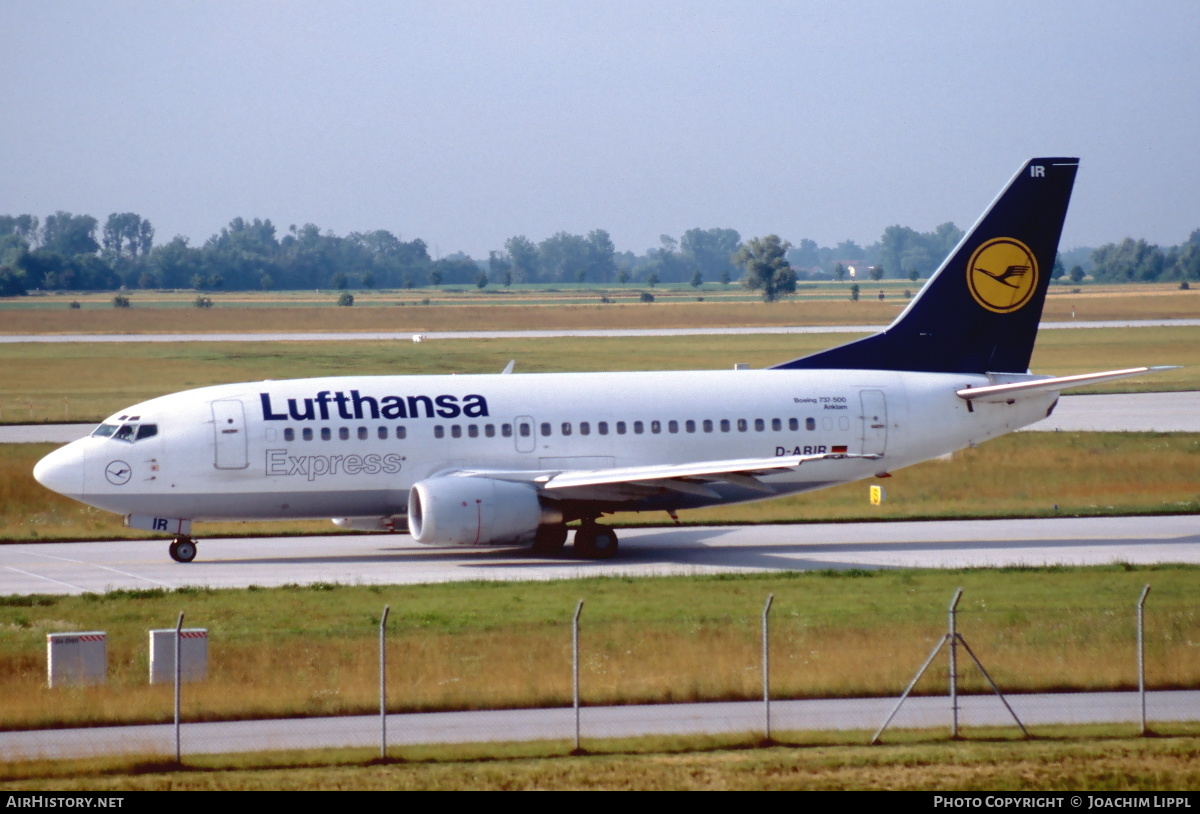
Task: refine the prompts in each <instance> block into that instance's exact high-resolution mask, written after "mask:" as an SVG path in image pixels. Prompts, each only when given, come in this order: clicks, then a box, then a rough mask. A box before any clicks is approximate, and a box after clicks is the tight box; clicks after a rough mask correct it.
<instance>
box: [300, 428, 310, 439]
mask: <svg viewBox="0 0 1200 814" xmlns="http://www.w3.org/2000/svg"><path fill="white" fill-rule="evenodd" d="M301 434H302V435H303V436H304V440H305V441H311V440H312V427H305V428H304V429H303V430H302V431H301Z"/></svg>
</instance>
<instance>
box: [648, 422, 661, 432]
mask: <svg viewBox="0 0 1200 814" xmlns="http://www.w3.org/2000/svg"><path fill="white" fill-rule="evenodd" d="M650 432H652V433H654V434H655V435H658V434H659V433H660V432H662V422H661V421H651V422H650Z"/></svg>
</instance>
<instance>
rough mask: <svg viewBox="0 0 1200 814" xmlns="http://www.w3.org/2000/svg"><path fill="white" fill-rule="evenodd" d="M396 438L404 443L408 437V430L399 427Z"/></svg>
mask: <svg viewBox="0 0 1200 814" xmlns="http://www.w3.org/2000/svg"><path fill="white" fill-rule="evenodd" d="M396 437H397V438H399V439H400V440H401V441H403V440H404V439H405V438H407V437H408V430H406V429H405V428H404V427H397V428H396Z"/></svg>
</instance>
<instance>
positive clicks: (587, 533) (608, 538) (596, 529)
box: [575, 523, 617, 560]
mask: <svg viewBox="0 0 1200 814" xmlns="http://www.w3.org/2000/svg"><path fill="white" fill-rule="evenodd" d="M575 553H576V554H578V555H579V556H580V557H583V558H584V559H588V560H607V559H611V558H612V556H613V555H614V554H616V553H617V533H616V532H615V531H613V530H612V529H611V528H610V527H608V526H602V525H600V524H598V523H584V524H583V525H582V526H580V527H579V530H578V531H576V532H575Z"/></svg>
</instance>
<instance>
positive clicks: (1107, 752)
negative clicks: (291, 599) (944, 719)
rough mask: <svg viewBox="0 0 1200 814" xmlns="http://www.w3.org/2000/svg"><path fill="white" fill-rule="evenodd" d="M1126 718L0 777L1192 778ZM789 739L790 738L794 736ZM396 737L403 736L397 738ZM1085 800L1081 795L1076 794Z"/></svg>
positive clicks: (520, 782) (373, 785)
mask: <svg viewBox="0 0 1200 814" xmlns="http://www.w3.org/2000/svg"><path fill="white" fill-rule="evenodd" d="M1127 730H1128V727H1120V728H1118V727H1069V728H1068V727H1055V728H1052V729H1047V730H1045V731H1043V732H1040V733H1039V735H1040V737H1039V738H1038V739H1037V740H1033V741H1012V740H1010V739H1009V738H1008V737H1006V736H1008V735H1009V733H1008V732H991V731H987V730H984V731H982V732H979V733H978V735H979V737H981V738H982V739H983V740H978V741H972V742H958V743H947V742H946V741H945V740H944V739H943V738H938V737H936V736H934V737H930V735H929V734H928V733H924V734H918V733H911V734H897V735H895V736H893V737H892V741H894V742H892V743H888V744H886V745H883V746H876V747H867V746H863V745H862V742H863V741H864V740H865V739H866V738H865V735H863V734H861V733H854V734H845V735H839V736H837V737H832V738H831V737H829V736H823V735H819V734H814V733H789V734H788V735H785V736H784V737H783V738H781V741H782V745H776V746H771V747H766V748H750V745H749V744H747V743H746V742H744V741H737V740H733V739H715V738H676V739H665V738H661V739H653V740H651V739H643V740H640V741H636V742H603V743H597V744H592V745H591V748H590V750H589V753H588V754H584V755H576V756H566V755H565V754H564V753H565V752H566V747H564V746H562V745H560V744H553V745H545V744H532V745H521V746H516V747H513V746H509V747H503V746H498V745H489V746H488V747H487V750H488V751H487V752H485V753H482V754H480V753H479V750H478V748H457V749H405V750H403V756H404V757H403V760H396V761H394V762H391V763H379V762H377V761H375V760H373V757H374V756H375V755H377V752H376V753H373V752H370V751H368V750H365V749H364V750H343V751H339V752H325V753H305V752H290V753H275V754H271V755H269V756H266V755H253V756H245V757H224V756H221V757H196V758H188V759H187V760H186V764H187V768H186V769H181V768H180V767H178V766H175V765H174V764H173V763H170V762H166V761H162V760H161V759H153V758H151V759H136V758H134V759H130V758H122V759H106V760H87V761H61V762H30V763H18V764H10V765H7V766H2V767H0V789H3V790H4V791H6V792H10V793H11V792H16V791H21V790H33V791H55V792H70V791H82V790H89V791H98V792H104V791H138V790H161V791H168V790H169V791H191V790H197V791H199V790H213V791H216V790H289V791H291V790H310V789H311V790H316V789H322V790H328V789H362V790H389V791H391V790H414V791H415V790H446V791H452V790H481V791H482V790H493V791H499V790H505V791H509V790H525V791H534V790H538V791H550V790H585V789H587V790H601V789H605V790H614V791H615V790H645V791H650V790H692V791H735V790H747V791H749V790H781V791H782V790H796V791H798V790H840V789H870V790H894V789H910V790H925V791H954V790H959V791H999V792H1004V791H1012V792H1029V791H1059V792H1070V791H1106V792H1107V791H1147V792H1165V791H1169V790H1177V791H1187V790H1194V789H1195V788H1197V786H1200V759H1198V758H1200V737H1198V732H1197V727H1195V726H1186V725H1185V726H1175V727H1172V728H1171V734H1170V735H1168V736H1165V737H1162V736H1160V737H1156V738H1150V739H1147V738H1130V737H1128V734H1127ZM796 744H799V745H798V746H797V745H796ZM397 751H399V750H397ZM1084 805H1085V806H1086V805H1087V802H1086V801H1084Z"/></svg>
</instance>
